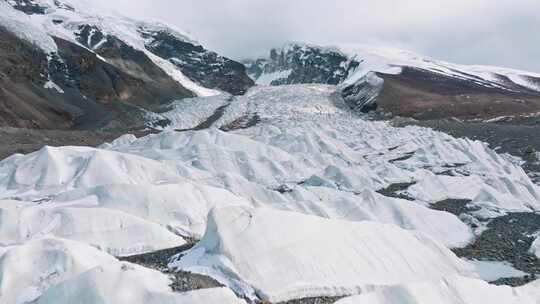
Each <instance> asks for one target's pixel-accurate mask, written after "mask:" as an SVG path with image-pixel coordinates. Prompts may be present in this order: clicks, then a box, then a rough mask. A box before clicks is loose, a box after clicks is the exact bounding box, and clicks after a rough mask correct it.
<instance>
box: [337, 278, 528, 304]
mask: <svg viewBox="0 0 540 304" xmlns="http://www.w3.org/2000/svg"><path fill="white" fill-rule="evenodd" d="M357 303H369V304H398V303H399V304H401V303H403V304H405V303H407V304H432V303H438V304H457V303H459V304H484V303H504V304H536V303H538V297H536V296H534V294H533V293H532V292H527V290H526V289H525V288H523V287H520V288H512V287H509V286H495V285H490V284H488V283H486V282H484V281H480V280H475V279H470V278H464V277H460V276H452V277H448V278H444V279H442V280H440V281H437V282H421V283H411V284H405V285H398V286H392V287H388V288H383V289H381V290H377V291H374V292H371V293H366V294H362V295H358V296H352V297H348V298H344V299H342V300H339V301H337V302H336V304H357Z"/></svg>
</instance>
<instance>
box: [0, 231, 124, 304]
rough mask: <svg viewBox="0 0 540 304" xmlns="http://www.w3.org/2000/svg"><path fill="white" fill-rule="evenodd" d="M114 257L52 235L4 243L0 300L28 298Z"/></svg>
mask: <svg viewBox="0 0 540 304" xmlns="http://www.w3.org/2000/svg"><path fill="white" fill-rule="evenodd" d="M114 261H116V259H115V258H113V257H112V256H110V255H108V254H106V253H104V252H101V251H99V250H97V249H95V248H93V247H90V246H88V245H86V244H84V243H78V242H73V241H68V240H64V239H58V238H52V237H47V238H42V239H35V240H32V241H29V242H27V243H25V244H24V245H14V246H12V247H7V248H6V250H5V251H4V252H2V251H0V302H1V303H17V304H19V303H20V304H23V303H29V302H32V301H34V300H35V299H36V298H37V297H39V296H40V295H41V294H42V292H43V291H45V290H47V289H48V288H49V287H51V286H53V285H56V284H58V283H60V282H62V281H64V280H68V279H70V278H72V277H75V276H77V275H78V274H80V273H83V272H85V271H87V270H89V269H91V268H94V267H96V266H98V265H100V264H103V263H111V262H114Z"/></svg>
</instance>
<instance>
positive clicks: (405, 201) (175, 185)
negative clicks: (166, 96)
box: [0, 85, 540, 304]
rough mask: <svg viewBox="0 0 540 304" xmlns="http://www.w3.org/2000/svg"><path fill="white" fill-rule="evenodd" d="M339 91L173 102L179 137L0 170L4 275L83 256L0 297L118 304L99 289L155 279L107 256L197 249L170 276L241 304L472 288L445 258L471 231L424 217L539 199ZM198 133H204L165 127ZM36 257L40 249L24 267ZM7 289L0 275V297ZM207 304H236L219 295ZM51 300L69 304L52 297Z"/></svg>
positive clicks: (475, 151)
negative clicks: (457, 282)
mask: <svg viewBox="0 0 540 304" xmlns="http://www.w3.org/2000/svg"><path fill="white" fill-rule="evenodd" d="M335 90H336V87H334V86H324V85H298V86H282V87H256V88H253V89H251V90H250V91H249V92H248V93H247V94H246V95H245V96H238V97H234V98H232V97H230V96H228V95H223V96H215V97H210V98H195V99H191V100H188V101H182V102H177V103H175V105H174V106H173V107H172V110H171V112H169V113H165V114H164V115H166V116H167V117H174V118H175V119H173V121H174V122H175V125H172V126H170V129H167V130H164V131H163V132H161V133H159V134H153V135H148V136H145V137H142V138H135V137H134V136H131V135H124V136H122V137H120V138H119V139H117V140H115V141H113V142H111V143H107V144H104V145H102V146H101V147H100V148H88V147H56V148H53V147H44V148H43V149H41V150H40V151H37V152H34V153H30V154H27V155H20V154H17V155H13V156H11V157H9V158H7V159H5V160H3V161H1V162H0V254H2V256H1V257H0V259H2V261H4V264H2V265H3V266H1V267H2V269H4V271H7V270H10V269H11V268H10V267H15V266H14V265H16V264H15V263H16V262H14V261H15V259H17V258H19V257H22V258H24V257H25V256H27V254H26V253H24V252H23V251H24V250H26V249H24V248H26V247H25V246H35V245H34V244H36V242H40V240H42V239H43V238H52V239H55V238H62V239H67V240H66V241H65V242H67V243H68V244H72V243H71V242H80V243H82V244H86V245H85V246H86V247H85V248H86V249H84V248H82V247H81V248H82V249H81V248H79V247H80V246H82V244H81V245H77V246H75V247H77V248H79V249H73V250H72V251H70V252H72V255H73V258H72V259H75V260H77V259H79V257H80V259H82V260H86V259H87V260H88V261H85V263H86V264H85V265H89V266H88V267H87V268H84V269H82V268H81V269H80V270H77V271H76V272H75V271H73V272H70V275H69V276H67V275H66V276H65V277H62V278H61V279H58V280H56V281H50V282H52V283H54V284H57V283H59V285H55V286H54V287H50V285H51V284H52V283H47V282H49V281H46V284H45V283H43V284H41V285H40V284H37V283H35V282H30V283H28V284H27V283H24V284H23V283H21V284H23V285H24V286H22V285H21V286H20V287H17V288H15V289H10V290H11V291H9V293H6V291H2V292H3V293H2V294H0V297H2V296H4V294H6V295H7V294H9V297H10V299H16V298H18V297H19V296H21V297H23V299H30V298H32V300H33V299H35V298H37V297H39V295H41V294H43V295H42V296H41V297H39V298H37V299H38V301H40V302H38V303H47V304H49V303H70V301H71V300H73V298H71V297H76V296H82V295H83V294H87V295H88V297H89V298H88V299H92V300H89V301H94V300H95V301H97V299H100V300H103V301H105V303H111V302H115V301H116V302H119V301H120V300H119V298H117V296H118V295H117V294H114V290H111V289H110V288H109V286H108V285H107V283H106V282H108V281H107V278H110V281H111V282H112V281H114V282H118V284H120V286H123V287H122V288H124V287H125V286H129V285H126V284H128V283H126V282H130V280H133V279H134V278H138V277H139V275H140V276H142V277H145V276H146V275H147V276H148V277H152V278H156V280H157V281H159V282H165V279H164V278H163V277H161V276H160V274H159V273H154V272H152V273H149V272H148V271H149V270H146V269H141V268H140V267H135V266H131V265H127V266H126V265H125V264H121V263H119V262H117V261H116V260H115V259H114V258H113V257H111V256H110V255H115V256H125V255H133V254H139V253H146V252H149V251H154V250H160V249H165V248H171V247H176V246H180V245H183V244H185V243H186V239H199V238H201V237H202V241H200V242H199V243H198V244H197V245H196V247H195V248H194V249H192V250H191V251H189V252H188V253H187V254H186V253H182V256H181V257H178V259H177V261H176V262H175V263H173V264H172V266H174V267H176V268H179V269H185V270H190V271H194V272H200V273H203V274H210V275H212V276H215V278H216V279H218V280H219V281H221V282H224V283H227V284H228V286H230V287H231V288H233V289H234V290H236V291H237V292H239V293H241V294H244V295H246V296H251V297H252V298H256V297H263V298H265V299H269V300H272V301H281V300H289V299H294V298H299V297H309V296H323V295H326V296H332V295H340V296H341V295H349V294H356V293H360V292H362V293H364V292H368V291H374V289H377V290H380V289H384V286H388V285H396V284H397V285H398V286H405V285H406V284H409V283H411V282H424V283H421V284H425V285H421V286H427V287H426V288H430V289H432V290H434V292H437V290H439V289H437V288H438V287H437V286H439V285H437V284H438V283H437V282H439V281H440V280H445V278H446V277H448V276H453V275H461V276H468V277H472V278H477V274H476V273H474V270H473V268H472V266H471V265H469V264H468V263H467V262H466V261H463V260H460V259H458V258H457V257H456V256H455V255H454V254H453V253H452V252H451V251H449V249H448V248H455V247H463V246H465V245H467V244H468V243H470V242H471V241H472V240H473V238H474V237H475V235H474V233H473V231H472V230H471V229H470V228H469V227H468V226H467V225H466V224H465V223H464V222H462V221H461V220H460V218H458V216H456V215H454V214H451V213H448V212H443V211H437V210H433V209H432V207H433V206H435V205H436V204H437V203H438V202H440V201H443V200H446V199H466V200H470V203H469V205H471V206H474V207H475V210H476V211H475V212H476V214H475V215H476V216H479V217H484V218H490V217H493V216H497V215H500V214H504V213H508V212H514V211H519V212H533V211H538V210H540V189H539V187H538V186H537V185H535V184H533V183H532V182H531V180H530V179H529V177H528V176H527V175H526V174H525V172H524V171H523V169H522V168H520V167H519V165H518V164H517V163H516V160H515V159H513V158H511V157H509V156H507V155H499V154H497V153H495V152H494V151H492V150H491V149H489V147H488V146H487V145H486V144H484V143H481V142H477V141H471V140H468V139H456V138H453V137H451V136H449V135H446V134H443V133H440V132H436V131H433V130H430V129H425V128H420V127H405V128H395V127H392V126H391V125H390V124H389V123H387V122H376V121H369V120H365V119H363V117H362V116H358V115H357V114H355V113H352V112H351V111H350V110H349V108H348V107H347V106H346V105H345V104H344V101H343V100H342V99H341V98H340V97H339V95H338V94H336V93H335ZM207 101H208V103H207ZM216 112H218V113H216ZM182 113H188V114H187V115H186V116H185V117H183V116H182ZM254 117H256V118H257V119H252V118H254ZM246 121H248V122H250V123H245V122H246ZM201 124H203V125H206V124H207V125H210V126H211V127H210V128H209V129H205V130H198V131H194V130H191V131H175V130H174V129H193V128H195V127H196V126H198V125H201ZM224 130H227V132H225V131H224ZM448 170H453V173H454V174H453V176H448V175H447V174H445V173H444V172H446V171H448ZM396 185H398V186H399V187H397V188H396ZM389 189H394V190H392V191H391V190H389ZM396 189H397V190H396ZM211 210H213V211H211ZM210 211H211V213H210V216H209V217H208V216H207V215H208V213H209V212H210ZM205 229H206V232H205ZM57 242H60V241H57ZM62 242H64V240H62ZM77 244H79V243H77ZM87 245H92V246H93V247H94V248H92V247H88V246H87ZM62 246H67V245H62ZM42 247H43V246H42ZM87 247H88V248H87ZM96 248H99V249H100V250H101V251H100V250H98V249H96ZM32 250H34V249H32ZM89 250H91V251H92V252H93V253H92V254H89V253H87V252H88V251H89ZM48 251H50V250H49V249H47V248H41V247H40V248H38V249H35V252H36V253H33V254H34V255H33V256H40V255H46V252H48ZM105 252H106V253H105ZM107 253H108V254H110V255H107ZM10 256H12V258H10V259H8V258H7V257H10ZM100 256H106V257H107V258H106V259H101V258H99V257H100ZM108 259H113V262H112V263H109V262H108ZM105 260H107V261H105ZM40 261H44V262H43V263H44V266H43V269H46V271H45V272H51V273H52V272H54V271H48V270H47V269H55V267H56V266H55V265H56V262H55V261H49V260H47V259H45V260H40ZM114 261H116V262H114ZM124 266H125V267H124ZM126 267H127V268H126ZM90 268H92V269H90ZM123 268H126V270H125V269H123ZM2 269H0V270H2ZM10 272H13V271H11V270H10ZM366 273H369V274H370V275H366ZM21 276H22V279H21V281H20V282H25V280H26V279H25V278H27V274H23V273H21ZM45 277H47V275H45ZM463 280H466V279H463ZM9 282H10V281H8V280H7V279H4V277H2V278H0V286H2V288H8V287H3V286H4V285H3V284H8V285H9V284H11V283H9ZM471 282H476V283H478V282H477V281H476V279H473V281H471ZM140 283H141V285H138V286H139V287H140V290H138V291H137V295H139V296H140V297H141V298H142V297H148V299H151V301H155V303H162V302H165V303H177V302H181V301H182V300H181V299H180V298H178V297H179V295H177V296H173V295H171V294H169V293H168V291H169V289H168V287H167V286H166V284H162V283H159V286H157V287H156V286H155V285H153V283H151V282H149V281H146V280H145V281H144V282H140ZM476 283H474V284H476ZM480 283H481V282H480ZM480 283H478V284H480ZM404 284H405V285H404ZM471 284H473V283H471ZM482 284H483V283H482ZM8 285H5V286H8ZM10 286H11V285H10ZM36 286H37V287H36ZM23 287H24V288H23ZM27 288H30V289H27ZM36 288H37V289H36ZM403 288H405V289H407V288H409V287H408V285H406V287H403ZM482 288H484V287H482ZM490 288H492V286H489V285H487V287H486V290H489V289H490ZM2 290H4V289H2ZM23 290H26V291H23ZM28 290H29V291H28ZM478 290H479V291H478V292H482V291H481V290H483V289H481V288H480V287H479V288H478ZM520 290H521V289H520ZM523 290H525V291H526V293H527V294H533V292H532V291H530V290H532V288H530V289H523ZM37 291H39V292H37ZM525 291H524V292H525ZM70 292H73V293H70ZM139 292H140V293H139ZM442 292H445V291H444V289H443V290H442ZM456 292H458V294H459V295H466V294H468V293H469V292H471V293H474V294H476V292H475V291H467V290H465V291H461V290H458V291H456ZM208 293H210V294H209V295H207V296H209V297H210V298H211V299H221V298H223V299H224V300H223V301H230V303H239V302H238V301H240V300H238V299H236V298H234V297H233V296H232V294H230V291H228V290H227V289H219V290H214V291H208ZM398 294H400V293H398ZM200 295H201V294H199V295H193V297H194V298H198V297H199V296H200ZM25 297H27V298H25ZM59 298H61V299H62V300H64V299H65V301H66V302H61V301H57V302H54V301H53V300H51V299H59ZM198 299H199V300H197V301H199V302H200V303H204V299H205V298H204V297H202V296H201V297H200V298H198ZM206 299H208V298H206ZM51 301H53V302H51ZM149 301H150V300H149ZM160 301H161V302H160ZM186 301H187V300H186ZM197 301H194V302H193V303H198V302H197ZM188 302H189V301H188ZM21 303H24V302H21ZM136 303H138V302H136ZM382 303H384V302H382ZM413 303H414V302H413ZM420 303H421V302H420ZM471 303H476V302H471ZM524 303H527V302H524Z"/></svg>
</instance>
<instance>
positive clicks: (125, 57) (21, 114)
mask: <svg viewBox="0 0 540 304" xmlns="http://www.w3.org/2000/svg"><path fill="white" fill-rule="evenodd" d="M0 12H1V14H2V16H3V18H2V19H1V20H0V35H1V38H2V39H0V41H1V43H0V56H1V59H2V60H1V63H0V75H1V76H2V77H1V78H0V81H1V82H0V84H1V85H0V96H1V97H2V98H1V99H0V102H1V103H2V104H3V105H4V106H3V107H2V113H1V114H2V115H1V118H0V125H2V126H14V127H24V128H47V129H51V128H56V129H69V128H91V129H95V128H102V129H126V128H131V129H133V128H141V127H143V125H141V121H144V120H145V118H146V117H147V115H148V113H147V111H155V110H158V109H159V107H160V106H161V105H163V104H165V103H168V102H171V101H172V100H176V99H181V98H185V97H193V96H200V95H211V94H216V93H217V91H215V90H213V89H216V90H220V91H226V92H230V93H232V94H242V93H243V92H245V91H246V89H247V88H249V87H250V86H252V85H253V82H252V81H251V79H249V77H248V76H247V75H246V73H245V68H244V67H243V66H242V65H241V64H240V63H237V62H235V61H232V60H230V59H228V58H225V57H222V56H219V55H218V54H216V53H214V52H211V51H208V50H206V49H204V48H203V47H202V46H201V45H199V44H198V43H197V42H195V41H193V40H191V39H190V38H188V37H187V36H185V35H183V34H181V33H179V32H178V31H176V30H174V29H171V28H169V27H167V26H164V25H161V24H158V23H152V22H142V21H137V20H132V19H129V18H125V17H122V16H117V15H115V14H112V13H109V12H106V11H101V10H97V9H96V8H95V7H94V6H93V5H91V3H88V2H86V1H84V0H74V1H49V0H9V1H4V0H2V1H0Z"/></svg>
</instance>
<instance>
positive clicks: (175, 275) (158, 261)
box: [119, 242, 223, 292]
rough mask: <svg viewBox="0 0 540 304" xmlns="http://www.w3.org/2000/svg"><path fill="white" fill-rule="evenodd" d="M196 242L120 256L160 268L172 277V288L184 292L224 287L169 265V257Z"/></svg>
mask: <svg viewBox="0 0 540 304" xmlns="http://www.w3.org/2000/svg"><path fill="white" fill-rule="evenodd" d="M194 244H195V243H194V242H192V243H189V244H187V245H184V246H180V247H175V248H169V249H165V250H160V251H155V252H150V253H145V254H139V255H134V256H129V257H122V258H119V259H120V260H122V261H126V262H130V263H134V264H138V265H141V266H144V267H147V268H151V269H155V270H158V271H160V272H162V273H165V274H167V275H169V276H170V277H171V281H172V283H171V288H172V290H174V291H177V292H184V291H190V290H197V289H204V288H213V287H222V286H223V285H222V284H220V283H219V282H217V281H216V280H214V279H212V278H210V277H208V276H204V275H200V274H196V273H191V272H185V271H179V272H172V271H170V270H169V268H168V267H167V264H168V263H169V259H170V258H171V257H172V256H173V255H175V254H178V253H181V252H183V251H186V250H188V249H190V248H192V247H193V246H194Z"/></svg>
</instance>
